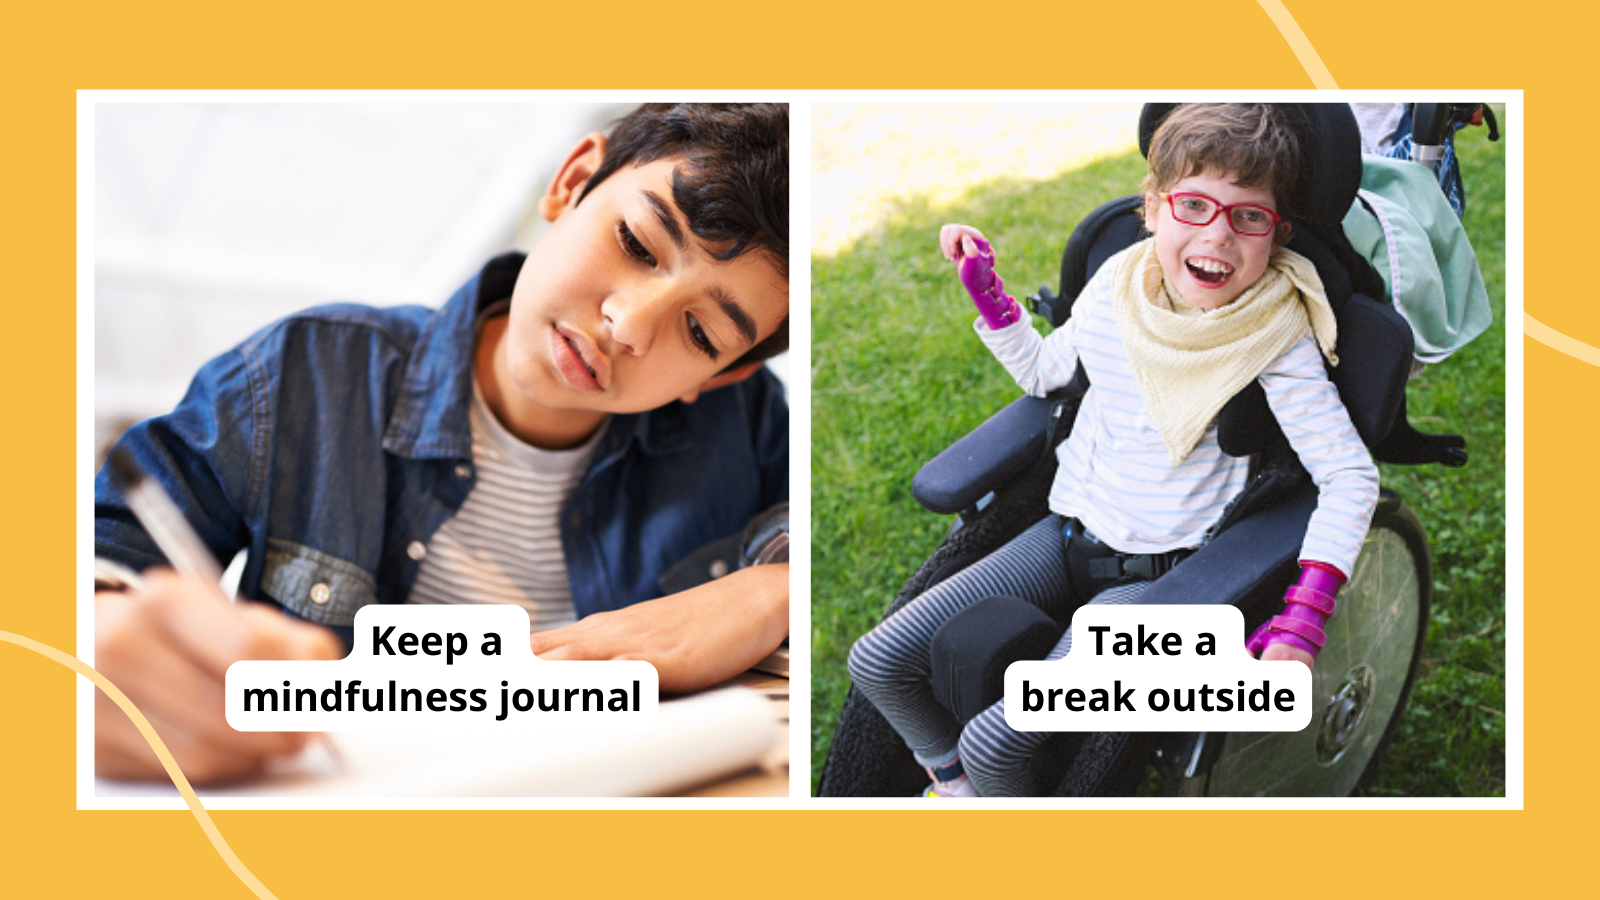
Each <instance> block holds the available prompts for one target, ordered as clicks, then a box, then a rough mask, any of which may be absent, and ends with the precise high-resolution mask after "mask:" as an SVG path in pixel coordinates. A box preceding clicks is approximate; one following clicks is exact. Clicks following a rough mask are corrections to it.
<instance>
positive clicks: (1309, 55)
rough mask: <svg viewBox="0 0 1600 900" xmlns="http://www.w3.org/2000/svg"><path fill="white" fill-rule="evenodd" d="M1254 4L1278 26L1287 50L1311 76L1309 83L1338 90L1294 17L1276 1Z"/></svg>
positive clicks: (1318, 87) (1265, 0)
mask: <svg viewBox="0 0 1600 900" xmlns="http://www.w3.org/2000/svg"><path fill="white" fill-rule="evenodd" d="M1256 3H1257V4H1259V5H1260V6H1261V9H1262V11H1263V12H1265V13H1266V14H1267V17H1268V18H1270V19H1272V24H1274V25H1276V26H1278V33H1279V34H1281V35H1283V39H1284V40H1285V41H1287V42H1288V43H1289V49H1290V50H1293V51H1294V55H1295V57H1296V58H1298V59H1299V60H1300V65H1301V67H1303V68H1304V69H1305V70H1306V74H1307V75H1310V76H1311V83H1312V84H1314V85H1316V86H1317V89H1318V90H1322V91H1336V90H1338V89H1339V85H1337V84H1335V83H1334V81H1333V73H1332V72H1329V71H1328V67H1327V66H1325V65H1323V64H1322V57H1320V56H1318V55H1317V50H1316V48H1315V47H1313V46H1311V42H1310V41H1309V40H1307V39H1306V33H1305V32H1304V31H1301V30H1300V26H1299V25H1297V24H1296V23H1295V21H1294V16H1291V15H1289V10H1288V9H1286V8H1284V5H1283V4H1282V3H1280V2H1278V0H1256Z"/></svg>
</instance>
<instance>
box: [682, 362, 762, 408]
mask: <svg viewBox="0 0 1600 900" xmlns="http://www.w3.org/2000/svg"><path fill="white" fill-rule="evenodd" d="M759 368H761V361H760V360H757V361H755V362H751V363H745V364H744V365H742V366H740V367H738V368H737V369H729V370H728V371H726V372H723V373H722V374H721V375H716V376H714V377H712V378H710V379H707V380H706V381H705V382H704V383H703V384H701V385H700V386H699V387H697V388H695V389H694V390H692V391H690V392H689V393H687V394H684V395H683V396H682V397H679V398H678V399H679V400H682V401H683V402H685V403H693V402H695V401H696V400H699V399H700V395H701V394H704V393H706V392H707V391H714V390H716V389H717V388H719V387H727V386H728V385H730V384H738V383H739V382H741V381H743V380H745V379H746V378H749V377H750V376H751V375H754V374H755V373H756V370H757V369H759Z"/></svg>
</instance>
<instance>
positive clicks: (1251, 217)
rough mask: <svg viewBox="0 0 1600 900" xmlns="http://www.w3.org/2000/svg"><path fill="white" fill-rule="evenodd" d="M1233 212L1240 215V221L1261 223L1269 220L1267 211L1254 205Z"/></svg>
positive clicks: (1253, 223) (1254, 223) (1252, 223)
mask: <svg viewBox="0 0 1600 900" xmlns="http://www.w3.org/2000/svg"><path fill="white" fill-rule="evenodd" d="M1233 214H1234V215H1235V216H1238V217H1239V221H1241V222H1245V223H1247V224H1250V225H1260V224H1261V223H1262V222H1265V221H1267V214H1266V212H1264V211H1263V210H1259V209H1256V208H1255V207H1253V206H1246V207H1243V208H1241V209H1238V210H1235V211H1234V213H1233Z"/></svg>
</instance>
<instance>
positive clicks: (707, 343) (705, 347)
mask: <svg viewBox="0 0 1600 900" xmlns="http://www.w3.org/2000/svg"><path fill="white" fill-rule="evenodd" d="M685 320H686V321H687V323H688V326H689V340H691V341H693V342H694V345H695V348H696V349H698V350H699V351H700V352H701V353H704V354H705V355H706V356H709V357H711V359H712V361H713V362H715V361H716V358H717V355H718V351H717V348H716V345H715V344H713V343H711V338H709V337H707V336H706V331H705V329H704V328H701V327H700V320H699V319H696V318H695V317H694V313H687V314H685Z"/></svg>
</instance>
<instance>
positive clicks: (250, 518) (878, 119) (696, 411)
mask: <svg viewBox="0 0 1600 900" xmlns="http://www.w3.org/2000/svg"><path fill="white" fill-rule="evenodd" d="M777 99H778V100H779V101H781V102H773V103H736V104H729V103H647V104H643V105H640V104H636V103H627V102H568V101H563V102H532V103H530V102H520V101H519V102H511V101H505V102H502V101H501V99H500V98H490V99H489V102H471V103H468V102H462V103H444V102H429V103H412V102H403V101H400V100H393V99H384V100H382V102H379V100H377V99H374V100H372V101H371V102H363V101H353V102H342V101H341V102H316V103H312V102H304V100H303V98H296V97H293V96H289V97H285V98H278V99H275V100H272V101H263V100H261V99H259V98H252V99H247V100H240V101H237V102H235V101H228V102H207V101H201V102H193V101H191V100H183V99H172V98H163V97H160V96H159V95H156V96H141V97H138V98H130V97H123V96H118V95H106V96H103V97H97V98H93V99H91V100H88V101H80V102H81V103H82V106H83V109H84V118H85V121H88V122H91V123H92V128H91V129H90V132H89V136H88V137H87V138H86V139H85V140H84V142H83V144H82V146H81V148H80V154H81V158H80V178H81V179H82V178H84V177H85V173H87V180H86V181H84V185H85V187H86V193H87V195H88V196H90V197H92V210H93V212H92V216H90V217H89V219H88V221H86V222H84V223H83V225H82V226H81V227H80V246H81V251H82V255H83V256H84V258H85V259H88V260H92V266H91V268H92V273H93V277H92V279H89V282H88V289H87V290H86V291H84V292H82V293H81V296H80V303H81V304H82V307H81V308H82V312H83V314H82V315H80V323H81V326H80V327H81V328H86V329H87V330H88V332H89V341H90V346H92V360H93V363H92V383H93V392H92V398H93V399H92V404H93V409H92V423H93V425H92V433H93V434H92V442H91V441H88V440H80V444H82V445H83V446H82V447H81V460H80V472H81V474H82V478H83V481H84V484H85V485H88V484H89V483H90V481H91V480H92V482H93V490H92V496H93V498H94V499H93V501H92V502H93V515H92V517H90V516H89V514H88V510H87V505H88V504H87V503H86V502H85V503H84V506H85V509H83V510H81V511H80V515H81V516H83V522H84V528H83V529H81V532H82V534H83V538H82V541H81V547H80V557H81V558H82V559H83V560H84V570H85V572H84V575H85V578H84V581H85V586H86V587H87V582H88V568H89V563H90V561H92V563H93V580H94V590H93V591H90V590H87V589H85V590H84V591H82V592H81V598H82V599H81V600H80V622H83V623H85V625H84V626H83V627H82V628H81V629H80V631H81V632H82V633H83V634H84V635H85V636H86V637H87V639H88V640H89V642H90V643H89V644H88V646H92V647H93V655H92V658H91V656H90V655H89V654H88V653H84V654H83V655H84V658H85V659H86V660H89V661H90V662H91V663H92V664H93V665H94V666H95V667H96V668H97V669H98V670H99V672H100V673H101V674H102V675H103V676H105V677H106V678H107V679H109V681H110V682H111V683H113V684H115V685H117V686H118V687H119V688H121V689H122V691H123V692H124V693H125V694H126V695H127V698H128V700H130V701H131V702H132V705H133V706H135V707H137V708H138V710H140V711H141V712H142V713H143V714H144V715H145V716H146V717H148V719H149V721H150V723H151V725H152V726H153V727H154V732H155V733H156V734H157V735H159V736H160V737H161V739H162V741H163V742H164V743H165V744H166V747H167V750H169V751H170V754H171V760H172V761H173V766H175V768H176V769H177V770H179V771H181V773H182V775H183V777H184V779H186V780H187V781H188V782H192V783H193V785H194V787H195V788H196V789H197V790H198V792H199V795H200V797H201V799H202V800H203V802H204V803H205V804H206V805H208V806H215V807H217V808H263V807H266V808H336V807H340V806H350V807H354V808H363V807H368V806H370V805H372V804H375V803H376V804H393V803H395V802H399V803H402V804H406V805H414V806H416V807H419V808H449V807H452V806H461V807H468V808H523V807H528V806H539V805H541V804H543V803H548V802H551V801H550V800H542V799H541V798H568V799H566V800H558V801H554V802H557V803H560V804H564V805H570V804H571V803H572V802H575V801H573V800H571V799H570V798H590V799H588V800H580V801H576V802H578V803H580V805H595V806H601V807H604V806H609V805H614V804H619V803H620V804H622V805H634V804H638V803H649V802H650V801H645V800H637V799H626V798H650V797H679V798H692V799H689V800H683V801H675V802H680V803H687V804H690V805H693V804H695V803H704V802H707V801H706V800H705V798H767V799H766V800H761V799H756V800H754V801H744V800H739V801H734V802H740V803H743V802H754V803H756V804H757V805H762V804H767V805H771V804H774V803H776V804H778V805H780V806H794V805H814V804H821V805H826V804H827V802H828V801H827V800H825V799H806V798H808V797H810V798H840V797H853V798H905V799H907V800H909V798H914V797H930V798H934V799H937V798H944V797H956V798H960V797H1018V796H1020V797H1130V798H1141V797H1143V798H1152V797H1163V796H1167V797H1174V796H1175V797H1345V796H1356V797H1402V798H1433V797H1503V796H1505V795H1506V785H1507V772H1506V759H1507V753H1506V747H1507V743H1508V726H1507V721H1506V720H1507V716H1506V694H1507V689H1506V683H1507V678H1508V675H1507V672H1506V638H1505V635H1506V629H1507V620H1508V607H1507V561H1506V531H1505V516H1506V509H1507V493H1506V490H1507V487H1506V482H1507V479H1506V472H1507V463H1506V450H1505V447H1506V440H1507V437H1506V433H1505V427H1506V422H1507V421H1508V416H1507V405H1506V404H1507V395H1506V382H1507V372H1506V346H1505V332H1506V322H1507V321H1508V315H1509V317H1510V318H1512V319H1514V318H1515V317H1516V316H1517V315H1518V312H1517V311H1516V310H1513V311H1512V312H1511V313H1510V314H1508V312H1507V299H1506V296H1507V289H1506V275H1505V272H1506V234H1507V224H1506V207H1507V196H1506V153H1505V146H1506V144H1505V141H1504V140H1501V134H1500V129H1501V123H1502V122H1507V121H1508V119H1509V120H1510V121H1515V120H1516V119H1515V112H1514V111H1513V112H1512V113H1510V114H1508V111H1507V108H1506V105H1505V104H1476V103H1472V104H1467V103H1462V104H1426V103H1416V104H1407V103H1356V104H1335V103H1304V102H1275V103H1267V104H1257V103H1230V104H1211V103H1190V104H1169V103H1147V102H1144V98H1133V99H1131V100H1130V98H1126V97H1115V98H1113V99H1112V100H1111V101H1108V102H1102V101H1100V100H1099V99H1098V98H1097V99H1096V100H1095V101H1094V102H1090V101H1083V102H1078V101H1076V100H1074V101H1073V102H995V103H981V104H980V103H958V104H941V103H930V102H925V101H923V100H920V99H919V100H918V102H890V103H863V102H838V99H839V98H833V97H830V98H828V99H827V100H825V101H824V100H817V101H815V102H812V101H810V100H805V101H799V102H797V101H796V99H795V98H782V97H780V98H777ZM1506 131H1507V132H1508V133H1507V138H1510V137H1511V135H1510V133H1509V132H1510V129H1509V128H1507V129H1506ZM1491 135H1492V136H1493V137H1492V139H1491ZM801 142H804V145H805V146H807V147H808V149H809V154H808V156H809V160H810V165H809V167H808V169H807V170H806V171H800V170H798V169H796V170H793V171H791V164H790V152H791V150H792V149H793V148H794V147H795V146H798V145H800V143H801ZM1418 156H1421V157H1422V158H1423V159H1424V160H1427V159H1430V158H1434V157H1437V162H1433V163H1427V164H1421V165H1419V163H1418V162H1417V161H1415V157H1418ZM791 198H794V204H795V205H794V208H793V209H791V206H790V203H791ZM791 226H792V227H794V228H798V229H801V230H802V231H803V232H804V233H805V234H806V235H807V240H803V241H802V242H801V245H800V246H801V248H802V249H801V250H798V251H791V250H790V248H789V231H790V229H791ZM806 247H809V257H807V254H806V253H805V252H804V248H806ZM795 264H798V265H806V266H808V268H809V285H810V291H809V296H799V297H795V298H793V302H795V303H801V304H806V309H807V311H808V313H809V315H808V316H807V317H802V321H803V322H807V323H808V324H809V328H799V327H797V328H796V329H795V331H794V339H793V346H792V347H791V343H790V342H791V338H790V334H791V330H790V318H789V316H790V311H791V295H790V290H789V285H790V283H791V265H795ZM796 271H800V270H796ZM1518 302H1520V301H1518ZM797 397H798V398H809V403H808V404H807V411H808V413H809V416H808V422H809V435H810V442H809V447H807V446H802V445H799V444H798V443H795V442H792V441H791V430H790V418H789V416H790V412H791V408H790V407H791V404H793V403H795V402H796V398H797ZM82 418H84V415H83V414H82V411H80V419H82ZM802 429H803V426H802ZM802 433H803V430H802ZM801 467H807V469H808V473H809V484H810V491H809V496H806V497H799V498H791V497H790V483H791V480H795V479H794V474H795V473H796V472H799V471H806V470H803V469H802V468H801ZM802 483H803V482H802ZM87 495H88V492H87V491H86V493H85V496H87ZM791 504H792V506H793V509H794V516H795V518H796V520H797V523H798V524H797V527H796V529H795V530H796V532H797V533H799V534H801V535H807V536H809V540H805V541H797V542H796V550H795V554H796V556H795V559H796V561H797V562H801V563H802V564H803V566H804V568H805V570H807V571H808V578H807V579H806V580H807V581H808V582H809V591H808V592H806V593H807V596H798V597H793V598H791V596H790V584H791V577H790V568H789V561H790V543H789V534H790V509H791ZM91 521H92V537H90V536H89V531H90V528H89V527H88V525H89V523H90V522H91ZM169 564H170V565H171V567H172V568H174V569H176V573H173V572H170V571H167V566H168V565H169ZM791 599H793V600H794V602H793V603H791V602H790V601H791ZM1167 604H1177V605H1187V606H1207V607H1223V606H1225V607H1231V608H1236V609H1237V610H1238V611H1239V612H1238V614H1239V616H1240V617H1241V618H1242V620H1243V623H1244V632H1243V633H1241V635H1240V636H1241V637H1244V636H1245V635H1247V634H1248V635H1250V639H1249V640H1250V650H1249V652H1250V653H1251V654H1253V655H1257V656H1258V657H1259V658H1260V659H1263V660H1272V661H1280V662H1281V661H1289V662H1293V663H1295V664H1296V665H1297V666H1298V665H1299V664H1304V665H1306V666H1310V680H1309V681H1308V682H1307V684H1308V685H1309V686H1308V688H1307V691H1308V694H1307V698H1308V699H1309V704H1303V705H1309V706H1310V708H1311V713H1310V724H1309V725H1307V726H1306V727H1304V728H1300V729H1299V730H1297V731H1275V732H1267V731H1258V732H1250V731H1220V730H1211V731H1196V730H1193V729H1176V728H1175V729H1172V730H1164V731H1132V732H1126V731H1105V730H1089V731H1034V730H1028V729H1019V728H1014V727H1012V726H1011V725H1010V724H1009V723H1008V721H1007V715H1006V709H1005V702H1004V700H1003V699H1002V695H1003V694H1004V693H1005V686H1004V685H1005V671H1006V669H1007V667H1008V665H1009V664H1010V663H1011V662H1013V661H1017V660H1029V659H1038V660H1046V659H1048V660H1061V659H1064V658H1065V657H1066V656H1067V654H1068V652H1069V650H1070V649H1071V647H1072V635H1071V632H1070V631H1068V630H1067V626H1068V625H1069V624H1070V623H1071V621H1072V616H1073V614H1074V612H1075V611H1076V610H1078V609H1079V608H1086V607H1087V608H1094V609H1102V608H1107V607H1127V608H1139V607H1145V606H1154V607H1161V606H1164V605H1167ZM508 609H509V610H521V611H522V612H524V613H525V614H526V623H527V624H526V626H524V625H522V618H521V613H515V612H513V613H512V615H513V618H512V619H510V620H508V619H506V618H505V615H504V614H505V613H506V612H507V610H508ZM1519 613H1520V610H1517V609H1513V610H1511V611H1510V612H1509V615H1510V616H1512V617H1516V616H1518V615H1519ZM408 623H415V624H414V625H413V624H408ZM507 623H509V624H507ZM1235 627H1237V626H1235ZM385 629H387V630H385ZM792 633H793V634H804V635H805V636H806V638H807V639H806V640H805V641H797V642H796V643H797V646H798V647H800V648H804V651H803V654H802V653H797V657H796V660H795V663H794V671H795V679H794V681H791V680H790V670H791V669H790V662H791V660H790V655H789V638H790V636H791V634H792ZM1224 639H1226V636H1224ZM1236 643H1237V641H1234V642H1233V644H1236ZM1232 646H1233V645H1232V644H1230V647H1232ZM1234 650H1235V652H1236V655H1237V656H1238V657H1239V658H1241V659H1243V658H1244V653H1243V652H1242V651H1241V650H1239V649H1238V648H1234ZM1081 656H1082V654H1079V656H1078V657H1074V659H1078V658H1080V657H1081ZM247 660H275V661H279V662H276V663H273V664H271V665H265V664H263V665H262V666H261V667H259V668H257V669H249V668H248V667H241V666H234V665H233V664H234V663H236V662H240V661H247ZM641 663H649V666H644V667H642V668H628V666H637V665H639V664H641ZM230 667H231V668H230ZM1264 668H1266V667H1264ZM245 671H249V672H254V673H257V674H255V675H252V676H250V677H251V678H253V680H251V681H249V682H248V683H247V682H245V681H244V680H243V679H244V678H245V675H244V674H241V673H243V672H245ZM1274 671H1282V670H1281V669H1275V670H1274ZM1294 671H1297V672H1299V671H1301V669H1299V668H1295V669H1294ZM616 673H624V675H622V676H618V675H617V674H616ZM635 673H641V674H635ZM1302 677H1303V676H1302ZM1512 677H1513V678H1514V677H1515V675H1514V673H1513V676H1512ZM1230 687H1231V684H1230ZM1245 695H1246V691H1245V689H1244V683H1243V681H1241V682H1240V690H1239V693H1238V696H1239V700H1238V702H1239V707H1238V708H1239V709H1240V710H1241V711H1242V710H1243V709H1244V708H1245V704H1246V702H1247V701H1246V699H1245ZM657 696H659V702H658V701H657V699H656V698H657ZM1218 696H1219V697H1220V696H1221V693H1220V692H1219V695H1218ZM791 699H793V700H794V702H795V706H796V708H797V709H798V710H801V711H803V710H806V709H809V716H808V717H807V716H804V715H800V716H799V718H798V720H797V721H795V722H791V720H790V708H791ZM1206 702H1207V703H1209V702H1210V699H1209V697H1208V699H1207V701H1206ZM1229 702H1232V701H1229ZM79 703H80V723H82V727H80V733H79V770H80V801H79V802H80V806H82V807H85V808H90V807H93V808H149V807H150V806H152V805H155V806H163V805H172V804H176V803H179V802H181V801H179V799H178V797H179V794H180V793H181V792H182V790H183V788H182V787H178V786H175V779H174V777H173V767H172V766H169V765H167V764H166V762H165V761H163V760H162V759H161V758H160V757H159V756H158V754H157V753H155V752H154V751H153V750H152V749H151V747H150V745H149V744H148V743H147V742H146V739H145V737H144V736H143V735H142V734H141V733H140V731H139V730H138V728H137V727H136V725H135V724H134V723H133V722H132V721H131V720H130V719H129V718H128V717H127V715H126V714H125V713H124V712H123V711H122V709H119V708H118V706H117V705H116V704H115V703H114V701H112V700H111V699H108V697H107V696H106V695H105V694H104V693H101V692H97V691H95V690H94V689H93V688H92V687H88V686H85V688H84V689H83V690H82V691H81V692H80V695H79ZM241 704H242V707H243V708H242V710H241V709H240V706H241ZM296 717H298V718H296ZM308 723H309V724H308ZM1516 727H1517V726H1516V725H1515V723H1513V725H1512V728H1513V729H1515V728H1516ZM802 736H804V737H802ZM605 798H611V799H605ZM774 798H787V799H786V800H784V799H774ZM658 802H659V801H658ZM1130 802H1139V801H1137V800H1134V801H1130Z"/></svg>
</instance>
